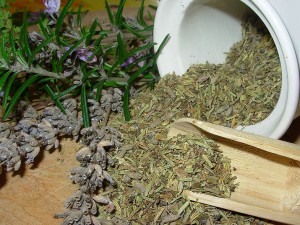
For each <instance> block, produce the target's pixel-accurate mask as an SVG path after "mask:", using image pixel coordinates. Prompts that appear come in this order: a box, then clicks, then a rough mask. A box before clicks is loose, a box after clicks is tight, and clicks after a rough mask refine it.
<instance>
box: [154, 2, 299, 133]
mask: <svg viewBox="0 0 300 225" xmlns="http://www.w3.org/2000/svg"><path fill="white" fill-rule="evenodd" d="M299 10H300V0H161V1H160V2H159V5H158V10H157V13H156V18H155V24H154V41H155V42H156V43H161V41H162V40H163V38H164V37H165V36H166V35H167V34H170V39H169V41H168V43H167V44H166V46H165V47H164V49H163V51H162V53H161V55H160V56H159V59H158V62H157V63H158V69H159V73H160V75H161V76H164V75H166V74H167V73H170V72H175V73H176V74H178V75H182V74H183V73H185V72H186V70H187V69H188V68H189V67H190V66H191V65H192V64H196V63H205V62H206V61H208V62H210V63H222V62H224V60H225V54H224V52H228V51H229V49H230V47H231V46H232V45H233V44H234V43H236V42H238V41H239V40H241V38H242V34H241V22H242V18H243V16H244V15H245V14H246V13H248V12H249V11H252V12H254V13H256V14H257V15H258V16H259V17H260V19H261V20H262V21H263V22H264V24H265V25H266V27H267V28H268V30H269V32H270V34H271V35H272V38H273V40H274V42H275V44H276V48H277V51H278V54H279V57H280V62H281V67H282V88H281V92H280V97H279V100H278V103H277V105H276V107H275V108H274V110H273V111H272V113H271V114H270V115H269V116H268V117H267V118H266V119H265V120H263V121H261V122H260V123H257V124H255V125H251V126H246V127H242V126H240V127H238V128H237V129H240V130H244V131H247V132H251V133H255V134H260V135H263V136H268V137H271V138H280V137H281V136H282V135H283V134H284V133H285V132H286V130H287V129H288V128H289V126H290V124H291V123H292V121H293V119H294V118H295V117H296V116H297V115H299V93H300V91H299V90H300V87H299V65H300V53H299V51H300V26H299V23H300V14H299ZM297 57H298V58H297ZM297 110H298V111H297ZM299 129H300V128H299Z"/></svg>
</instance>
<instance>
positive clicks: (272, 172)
mask: <svg viewBox="0 0 300 225" xmlns="http://www.w3.org/2000/svg"><path fill="white" fill-rule="evenodd" d="M187 133H193V134H196V135H197V134H200V133H201V134H205V135H206V136H208V137H209V138H211V139H213V140H215V141H216V142H217V143H218V145H219V146H220V149H221V150H222V151H223V153H224V155H225V156H227V157H228V158H230V159H231V166H232V168H234V170H232V174H233V175H234V176H236V177H237V182H238V183H239V186H238V187H237V188H236V190H235V192H233V193H232V195H231V197H230V198H218V197H213V196H210V195H206V194H200V193H194V192H191V191H185V192H184V194H185V196H186V197H187V198H188V199H190V200H191V201H197V202H201V203H205V204H209V205H213V206H216V207H220V208H223V209H228V210H231V211H236V212H240V213H244V214H249V215H252V216H257V217H261V218H265V219H269V220H273V221H278V222H283V223H288V224H300V146H298V145H295V144H290V143H287V142H283V141H279V140H275V139H271V138H266V137H263V136H259V135H255V134H250V133H246V132H243V131H238V130H235V129H231V128H226V127H223V126H219V125H214V124H211V123H207V122H202V121H198V120H193V119H187V118H182V119H179V120H177V121H175V122H174V123H173V124H172V125H171V128H170V130H169V133H168V136H169V137H172V136H176V135H177V134H187Z"/></svg>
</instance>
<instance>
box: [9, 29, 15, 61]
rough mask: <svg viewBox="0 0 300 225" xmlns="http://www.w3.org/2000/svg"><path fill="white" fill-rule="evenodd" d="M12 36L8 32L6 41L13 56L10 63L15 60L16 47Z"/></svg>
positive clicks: (11, 33)
mask: <svg viewBox="0 0 300 225" xmlns="http://www.w3.org/2000/svg"><path fill="white" fill-rule="evenodd" d="M13 35H14V34H13V32H9V36H8V39H9V45H10V47H11V51H12V54H13V58H12V61H15V59H16V45H15V40H14V36H13Z"/></svg>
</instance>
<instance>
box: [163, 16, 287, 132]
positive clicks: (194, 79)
mask: <svg viewBox="0 0 300 225" xmlns="http://www.w3.org/2000/svg"><path fill="white" fill-rule="evenodd" d="M165 79H166V80H173V79H176V80H177V81H176V85H174V86H173V87H172V89H173V88H174V89H173V90H174V91H173V92H174V93H173V95H174V94H175V95H176V98H184V99H185V100H184V101H183V105H182V106H181V108H182V109H184V110H185V112H184V116H187V117H191V116H192V115H193V117H194V118H197V119H200V120H203V121H209V122H213V123H215V124H222V125H224V126H228V127H236V126H238V125H243V126H246V125H252V124H256V123H258V122H260V121H262V120H263V119H265V118H266V117H267V116H268V115H269V114H270V113H271V112H272V111H273V109H274V107H275V105H276V103H277V101H278V99H279V95H280V88H281V67H280V60H279V56H278V54H277V50H276V47H275V44H274V42H273V40H272V37H271V35H270V34H269V33H268V31H267V29H266V28H265V27H264V25H263V24H262V22H261V21H258V20H255V19H254V18H253V17H249V18H247V19H246V20H245V23H244V24H243V38H242V40H241V41H240V42H238V43H236V44H235V45H234V46H233V47H232V48H231V50H230V52H229V53H228V54H227V58H226V62H225V63H224V64H219V65H214V64H208V63H207V64H199V65H193V66H192V67H191V68H189V70H188V71H187V72H186V74H184V75H183V77H182V78H175V77H174V76H172V75H169V76H167V77H166V78H164V79H163V80H165ZM163 80H162V83H163V84H162V85H161V86H160V87H161V88H163V87H164V86H166V85H167V84H168V82H167V81H166V80H165V81H163ZM171 82H175V81H171ZM168 90H169V89H168ZM165 91H167V90H165ZM193 111H194V112H193Z"/></svg>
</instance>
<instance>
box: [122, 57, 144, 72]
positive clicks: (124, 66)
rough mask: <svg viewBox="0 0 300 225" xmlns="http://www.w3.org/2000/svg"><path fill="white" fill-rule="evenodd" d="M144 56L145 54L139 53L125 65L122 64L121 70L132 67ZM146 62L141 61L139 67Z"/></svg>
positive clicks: (128, 59)
mask: <svg viewBox="0 0 300 225" xmlns="http://www.w3.org/2000/svg"><path fill="white" fill-rule="evenodd" d="M143 56H144V53H137V54H135V55H133V56H131V57H129V58H127V59H126V61H125V62H124V63H122V64H121V68H123V69H125V68H126V67H128V66H130V65H132V64H133V63H134V62H135V61H137V60H139V59H140V58H141V57H143ZM144 63H145V61H141V62H139V63H138V66H139V67H142V66H143V65H144Z"/></svg>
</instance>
